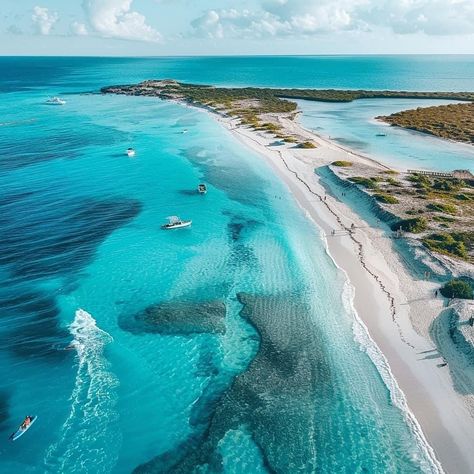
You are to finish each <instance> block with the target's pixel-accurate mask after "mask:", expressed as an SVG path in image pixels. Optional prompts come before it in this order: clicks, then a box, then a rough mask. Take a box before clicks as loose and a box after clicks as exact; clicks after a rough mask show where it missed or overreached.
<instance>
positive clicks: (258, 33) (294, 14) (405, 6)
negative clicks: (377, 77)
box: [191, 0, 474, 38]
mask: <svg viewBox="0 0 474 474" xmlns="http://www.w3.org/2000/svg"><path fill="white" fill-rule="evenodd" d="M236 3H237V2H236ZM191 26H192V29H193V33H194V34H195V35H198V36H203V37H209V38H224V37H235V38H261V37H272V36H274V37H276V36H293V37H298V36H302V37H304V36H311V35H319V34H324V33H331V32H339V31H370V30H372V29H375V28H379V27H384V28H387V29H390V30H392V31H393V32H394V33H397V34H409V33H425V34H427V35H451V34H472V33H474V0H260V1H259V4H258V8H256V9H254V10H249V9H238V8H230V9H210V10H207V11H206V12H204V13H203V14H202V15H201V16H199V17H198V18H196V19H195V20H193V21H192V23H191Z"/></svg>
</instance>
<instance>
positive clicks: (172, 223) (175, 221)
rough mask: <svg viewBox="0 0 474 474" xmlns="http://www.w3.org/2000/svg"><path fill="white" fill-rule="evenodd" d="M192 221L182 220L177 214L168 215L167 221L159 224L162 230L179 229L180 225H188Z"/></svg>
mask: <svg viewBox="0 0 474 474" xmlns="http://www.w3.org/2000/svg"><path fill="white" fill-rule="evenodd" d="M192 223H193V221H183V220H181V219H180V218H179V217H178V216H170V217H168V223H167V224H164V225H162V226H161V228H162V229H164V230H170V229H181V228H182V227H189V226H190V225H191V224H192Z"/></svg>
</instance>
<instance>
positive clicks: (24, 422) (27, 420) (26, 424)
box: [21, 415, 32, 429]
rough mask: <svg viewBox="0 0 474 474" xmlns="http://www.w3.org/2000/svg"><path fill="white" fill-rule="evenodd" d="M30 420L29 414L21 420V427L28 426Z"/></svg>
mask: <svg viewBox="0 0 474 474" xmlns="http://www.w3.org/2000/svg"><path fill="white" fill-rule="evenodd" d="M31 420H32V418H31V416H29V415H28V416H27V417H26V418H25V420H24V421H23V423H22V424H21V427H22V429H26V428H28V426H29V425H30V423H31Z"/></svg>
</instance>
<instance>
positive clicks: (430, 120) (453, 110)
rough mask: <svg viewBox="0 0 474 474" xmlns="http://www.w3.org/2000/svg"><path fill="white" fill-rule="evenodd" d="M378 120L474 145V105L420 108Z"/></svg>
mask: <svg viewBox="0 0 474 474" xmlns="http://www.w3.org/2000/svg"><path fill="white" fill-rule="evenodd" d="M471 100H472V99H471ZM377 118H378V119H381V120H384V121H385V122H388V123H390V124H392V125H396V126H398V127H404V128H408V129H410V130H417V131H419V132H423V133H429V134H431V135H436V136H438V137H441V138H447V139H451V140H457V141H460V142H466V143H471V144H474V103H468V104H450V105H439V106H434V107H418V108H417V109H412V110H404V111H402V112H398V113H395V114H392V115H389V116H388V117H387V116H385V117H377Z"/></svg>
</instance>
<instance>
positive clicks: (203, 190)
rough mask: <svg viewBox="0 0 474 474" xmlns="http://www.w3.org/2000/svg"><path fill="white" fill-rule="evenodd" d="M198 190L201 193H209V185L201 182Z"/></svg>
mask: <svg viewBox="0 0 474 474" xmlns="http://www.w3.org/2000/svg"><path fill="white" fill-rule="evenodd" d="M198 192H199V194H206V193H207V187H206V185H205V184H202V183H201V184H199V185H198Z"/></svg>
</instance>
